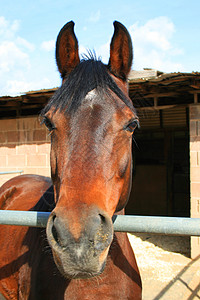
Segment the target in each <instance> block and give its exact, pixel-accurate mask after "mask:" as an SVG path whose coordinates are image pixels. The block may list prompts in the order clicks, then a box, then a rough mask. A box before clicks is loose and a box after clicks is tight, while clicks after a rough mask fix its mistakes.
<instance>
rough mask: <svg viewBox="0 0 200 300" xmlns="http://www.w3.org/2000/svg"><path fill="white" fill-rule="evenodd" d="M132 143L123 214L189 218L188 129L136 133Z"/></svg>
mask: <svg viewBox="0 0 200 300" xmlns="http://www.w3.org/2000/svg"><path fill="white" fill-rule="evenodd" d="M134 140H135V142H134V143H133V186H132V191H131V195H130V199H129V202H128V205H127V207H126V214H133V215H134V214H136V215H151V216H176V217H178V216H180V217H189V216H190V190H189V189H190V177H189V130H188V128H187V126H180V127H175V126H173V127H168V128H167V126H166V128H161V127H160V128H154V129H152V130H147V129H144V130H138V132H136V133H135V136H134Z"/></svg>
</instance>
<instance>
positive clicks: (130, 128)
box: [124, 119, 140, 133]
mask: <svg viewBox="0 0 200 300" xmlns="http://www.w3.org/2000/svg"><path fill="white" fill-rule="evenodd" d="M139 126H140V124H139V120H138V119H135V120H133V121H131V122H130V123H129V124H128V125H126V126H125V128H124V129H125V130H126V131H129V132H131V133H133V132H134V130H135V129H136V128H137V127H139Z"/></svg>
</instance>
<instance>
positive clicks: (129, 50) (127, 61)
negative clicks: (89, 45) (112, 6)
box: [108, 21, 133, 80]
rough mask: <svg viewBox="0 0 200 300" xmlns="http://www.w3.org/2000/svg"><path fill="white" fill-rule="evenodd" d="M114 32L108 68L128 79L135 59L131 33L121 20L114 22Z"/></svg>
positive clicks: (120, 76)
mask: <svg viewBox="0 0 200 300" xmlns="http://www.w3.org/2000/svg"><path fill="white" fill-rule="evenodd" d="M113 24H114V28H115V31H114V34H113V37H112V40H111V44H110V60H109V63H108V68H109V70H110V72H111V73H112V74H114V75H115V76H117V77H119V78H121V79H122V80H126V79H127V76H128V73H129V72H130V69H131V65H132V60H133V46H132V41H131V37H130V34H129V32H128V30H127V29H126V27H125V26H124V25H123V24H121V23H120V22H117V21H115V22H114V23H113Z"/></svg>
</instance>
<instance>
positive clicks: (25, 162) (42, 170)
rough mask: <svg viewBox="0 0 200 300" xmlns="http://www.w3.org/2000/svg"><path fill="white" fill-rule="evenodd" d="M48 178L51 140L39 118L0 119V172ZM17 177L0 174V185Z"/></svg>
mask: <svg viewBox="0 0 200 300" xmlns="http://www.w3.org/2000/svg"><path fill="white" fill-rule="evenodd" d="M20 170H23V173H22V174H39V175H44V176H50V137H49V136H48V131H47V130H46V128H45V126H44V125H41V124H40V121H39V119H38V117H26V118H19V119H7V120H0V172H9V171H20ZM17 175H19V173H18V174H8V175H0V185H2V184H3V183H4V182H5V181H7V180H8V179H10V178H12V177H14V176H17Z"/></svg>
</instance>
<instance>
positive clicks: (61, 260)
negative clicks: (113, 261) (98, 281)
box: [52, 250, 107, 280]
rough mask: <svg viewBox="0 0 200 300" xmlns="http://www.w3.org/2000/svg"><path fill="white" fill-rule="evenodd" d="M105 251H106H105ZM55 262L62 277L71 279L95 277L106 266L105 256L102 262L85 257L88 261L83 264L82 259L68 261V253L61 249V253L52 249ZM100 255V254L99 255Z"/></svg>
mask: <svg viewBox="0 0 200 300" xmlns="http://www.w3.org/2000/svg"><path fill="white" fill-rule="evenodd" d="M106 252H107V251H106ZM52 253H53V257H54V261H55V264H56V266H57V268H58V270H59V272H60V273H61V275H62V276H63V277H65V278H66V279H68V280H71V279H89V278H92V277H97V276H99V275H101V274H102V272H103V271H104V269H105V266H106V259H107V255H106V258H105V259H104V261H103V262H101V263H100V262H99V260H98V258H97V257H96V258H95V259H94V258H93V259H92V258H87V261H89V262H90V263H87V264H84V263H83V261H84V259H83V260H82V261H81V260H80V261H75V262H72V261H71V257H70V261H69V255H68V254H67V253H65V251H63V253H62V254H61V253H57V251H55V250H52ZM100 257H101V255H100Z"/></svg>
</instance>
